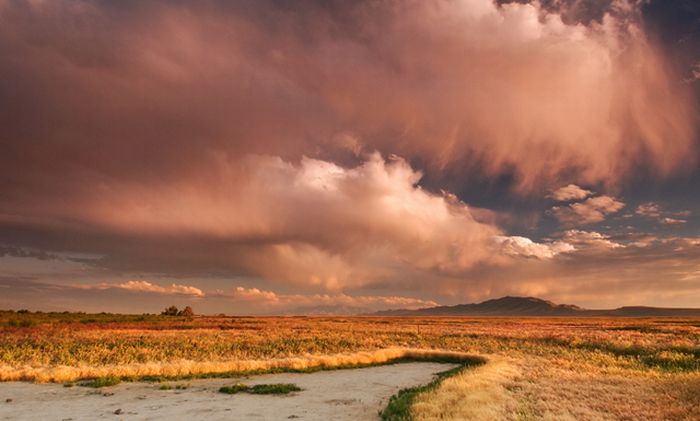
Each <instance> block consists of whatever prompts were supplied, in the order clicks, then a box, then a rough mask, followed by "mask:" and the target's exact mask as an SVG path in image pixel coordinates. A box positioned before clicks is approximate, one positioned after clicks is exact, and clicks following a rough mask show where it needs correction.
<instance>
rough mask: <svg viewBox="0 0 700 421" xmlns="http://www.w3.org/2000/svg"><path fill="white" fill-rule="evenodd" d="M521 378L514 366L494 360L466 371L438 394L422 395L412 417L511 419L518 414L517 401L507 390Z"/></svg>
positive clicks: (446, 384)
mask: <svg viewBox="0 0 700 421" xmlns="http://www.w3.org/2000/svg"><path fill="white" fill-rule="evenodd" d="M519 375H520V372H519V370H518V368H517V367H516V366H515V365H514V364H513V363H511V362H509V361H508V360H506V359H505V358H501V357H495V358H492V359H490V361H489V362H488V364H485V365H482V366H479V367H476V368H471V369H466V370H463V371H462V372H461V373H460V374H458V375H456V376H453V377H450V378H448V379H446V380H444V381H443V382H442V383H441V384H440V386H439V387H438V388H436V389H435V390H432V391H430V392H427V393H424V394H422V395H419V396H418V398H417V399H416V400H415V401H414V403H413V407H412V410H411V415H412V417H413V419H415V420H439V419H441V420H445V419H448V420H483V421H500V420H505V419H508V418H509V415H510V414H512V413H514V412H515V408H516V407H517V401H516V399H515V398H514V397H513V396H512V395H511V394H510V393H509V392H508V390H507V389H506V386H507V384H508V383H510V382H511V381H512V380H513V379H514V378H516V377H517V376H519Z"/></svg>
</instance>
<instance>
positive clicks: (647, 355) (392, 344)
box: [0, 312, 700, 421]
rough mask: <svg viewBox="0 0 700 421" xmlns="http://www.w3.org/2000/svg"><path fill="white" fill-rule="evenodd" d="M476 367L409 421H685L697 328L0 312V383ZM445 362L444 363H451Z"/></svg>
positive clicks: (693, 404) (698, 403) (699, 360)
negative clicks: (470, 363) (475, 358)
mask: <svg viewBox="0 0 700 421" xmlns="http://www.w3.org/2000/svg"><path fill="white" fill-rule="evenodd" d="M436 350H445V351H446V352H455V353H458V354H455V355H465V356H472V355H483V356H486V357H487V358H488V359H489V362H488V363H487V364H486V365H483V366H478V367H476V368H470V369H467V370H465V371H464V372H462V373H460V374H458V375H457V376H455V377H453V378H449V379H445V380H444V382H443V383H441V385H440V386H438V387H437V389H433V390H432V391H430V392H429V393H428V394H427V395H425V396H423V397H420V396H419V397H418V399H416V401H415V406H414V407H413V411H414V416H415V418H417V419H465V420H468V419H503V420H523V421H524V420H548V419H549V420H566V419H576V420H591V421H593V420H601V419H610V420H640V419H644V420H679V421H680V420H698V419H700V320H699V319H690V318H689V319H682V318H638V319H635V318H474V317H463V318H460V317H427V318H420V317H406V318H393V317H308V318H303V317H258V318H247V317H194V318H191V319H185V318H163V317H159V316H148V315H146V316H121V315H108V314H107V315H80V314H49V313H42V314H36V313H31V314H26V313H23V314H20V313H10V312H0V380H5V381H7V380H30V381H38V382H46V381H55V382H63V381H73V380H76V379H82V378H94V377H106V376H119V377H126V378H135V377H141V376H161V377H177V376H187V375H194V376H197V375H205V374H216V373H227V372H241V371H266V370H307V369H314V368H333V367H341V366H354V365H371V364H381V363H386V362H391V361H395V360H397V359H401V358H414V359H420V358H425V359H442V358H445V357H447V358H448V359H449V356H450V355H451V354H443V353H442V351H436ZM452 356H453V357H454V355H452Z"/></svg>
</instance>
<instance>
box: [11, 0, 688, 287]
mask: <svg viewBox="0 0 700 421" xmlns="http://www.w3.org/2000/svg"><path fill="white" fill-rule="evenodd" d="M500 3H502V4H501V5H500V6H498V5H496V4H494V3H492V2H491V1H489V0H468V1H463V2H448V1H439V0H436V1H430V2H428V1H426V2H418V1H416V2H393V1H389V2H375V1H365V2H352V3H348V2H339V1H331V2H324V1H302V2H295V3H288V2H277V1H264V0H263V1H241V2H224V1H214V0H210V1H201V2H187V1H175V2H160V1H155V2H142V1H120V2H114V1H67V0H57V1H49V2H30V1H8V0H0V76H1V77H0V110H2V112H0V146H2V153H0V244H4V246H3V248H2V249H0V255H1V256H4V257H2V258H4V259H20V260H22V259H24V260H22V261H26V262H33V261H36V260H41V259H54V258H55V259H57V260H62V259H63V260H67V261H69V262H73V263H77V264H78V263H79V264H84V265H85V266H86V267H89V268H91V269H90V270H95V271H98V273H100V274H102V275H104V274H112V275H119V276H121V275H128V274H140V273H146V274H156V275H159V276H170V277H180V278H182V277H186V276H192V277H199V276H202V277H214V276H238V275H246V276H252V277H257V278H259V279H260V280H261V281H260V282H263V281H264V282H271V283H276V284H277V285H286V284H288V283H292V284H294V285H297V286H298V287H300V288H310V289H313V288H316V289H334V290H342V289H344V288H373V287H376V288H393V289H394V291H397V290H400V289H401V288H406V289H407V290H420V289H422V288H423V287H422V285H423V284H427V283H436V285H440V286H441V291H442V292H443V293H445V294H448V295H449V293H450V291H452V290H457V291H461V293H462V294H464V293H465V292H466V291H467V290H468V287H467V286H468V285H477V284H479V285H480V281H478V279H477V277H478V276H477V275H479V274H480V273H482V272H483V273H489V274H490V273H503V274H504V275H503V277H504V280H503V281H502V284H500V286H498V285H495V284H494V285H488V286H483V288H482V289H481V290H480V291H482V292H483V291H488V292H489V293H495V292H496V291H518V290H519V288H520V289H522V288H521V287H520V286H518V283H517V282H516V280H515V279H514V277H513V279H511V278H509V275H506V274H507V273H510V272H509V271H510V270H512V269H508V268H513V267H520V266H521V263H520V260H519V259H520V258H523V257H529V258H530V259H528V260H530V261H533V260H534V263H532V262H531V263H532V267H537V268H553V267H557V266H556V265H557V264H558V263H557V262H559V260H560V259H564V258H565V257H566V255H571V256H574V255H580V254H582V252H581V251H580V250H578V251H576V252H574V253H569V252H568V251H567V250H568V248H567V247H566V245H572V244H573V245H574V247H576V246H577V244H578V246H581V245H582V244H593V243H595V244H597V245H598V246H600V245H602V244H605V241H612V240H609V239H608V237H607V235H608V234H601V235H603V237H600V238H594V237H586V236H585V235H583V234H580V233H579V234H576V235H574V234H570V236H569V238H568V239H566V238H564V239H562V241H563V242H565V243H566V245H562V244H558V243H556V242H551V241H548V240H546V239H543V237H546V236H547V235H548V229H551V230H557V229H558V227H557V226H552V225H551V224H554V223H555V222H554V221H550V220H548V219H547V218H544V219H542V215H543V210H544V209H545V206H549V207H551V206H552V204H551V203H549V204H546V203H544V202H543V201H544V197H545V195H546V194H547V192H550V193H552V192H554V191H558V190H557V189H559V188H560V187H561V186H566V185H569V186H568V187H569V190H568V191H561V195H560V196H558V197H567V198H576V199H580V200H581V201H580V203H573V204H562V205H559V206H557V207H556V208H555V210H554V211H553V212H554V215H555V216H557V218H558V219H559V220H560V221H562V222H564V223H565V224H567V225H576V224H592V226H593V227H594V228H595V229H601V228H602V225H603V224H619V222H618V221H617V220H615V219H614V218H617V217H618V216H617V215H616V212H617V211H619V210H620V208H621V205H622V202H623V201H624V202H625V203H627V202H628V201H629V200H628V199H627V198H624V197H622V194H623V193H624V192H625V191H627V190H626V189H628V186H629V185H634V184H635V183H636V182H637V180H639V178H638V175H639V174H640V173H644V174H645V176H646V177H649V178H650V179H653V180H661V179H668V177H683V176H687V173H688V172H691V173H692V171H695V169H696V168H697V166H696V163H697V159H696V158H697V152H698V148H697V141H698V139H697V131H696V129H697V123H698V121H697V115H698V114H697V107H696V103H695V98H694V97H693V96H692V90H691V89H688V86H690V85H689V83H690V82H687V77H688V73H687V68H686V67H684V66H686V65H687V64H688V63H685V64H684V63H681V62H680V61H679V60H680V58H681V57H683V54H681V53H679V52H680V51H691V50H692V49H694V48H695V47H696V44H697V42H696V41H695V38H693V37H694V35H692V30H693V25H692V23H690V21H688V20H687V19H685V18H682V19H681V18H677V19H680V20H679V21H682V23H683V25H681V26H682V27H683V28H680V29H678V30H677V31H676V30H672V29H670V26H671V22H673V21H674V19H676V18H674V16H676V12H672V11H669V10H668V9H666V8H665V7H676V8H677V9H678V10H690V11H691V12H693V13H694V12H695V11H697V10H696V9H697V8H696V7H694V6H693V5H692V4H691V3H687V2H682V1H676V2H672V3H673V6H661V5H659V3H658V2H650V3H649V2H643V3H638V2H634V1H602V0H601V1H594V2H582V1H575V0H571V1H554V0H552V1H542V2H540V3H539V4H537V3H532V4H530V3H527V2H500ZM673 43H678V45H679V46H677V47H673V48H671V45H672V44H673ZM673 45H675V44H673ZM375 151H378V153H379V154H377V153H375ZM393 154H396V156H394V155H393ZM381 157H385V158H381ZM693 174H694V173H693ZM691 177H692V175H691ZM691 184H692V183H691ZM579 185H582V186H587V187H588V188H591V189H592V190H596V191H597V192H599V193H598V194H597V196H595V197H589V198H586V197H585V196H586V194H587V193H586V192H588V190H585V189H581V188H578V186H579ZM571 186H573V187H571ZM574 187H577V188H578V189H575V188H574ZM441 189H447V190H452V191H454V192H456V193H458V195H457V196H455V195H454V194H451V193H447V192H440V190H441ZM552 194H554V193H552ZM486 196H488V197H486ZM553 197H554V196H553ZM618 197H619V199H616V198H618ZM460 198H461V199H465V198H466V199H469V200H466V201H467V202H468V203H469V204H471V203H472V200H471V199H472V198H474V203H476V205H477V206H480V207H484V208H476V207H471V206H469V204H465V203H462V201H461V200H460ZM632 199H633V200H632V201H631V203H636V201H635V200H634V198H632ZM645 200H647V201H648V200H656V199H654V198H650V199H645ZM485 207H489V208H491V207H493V208H495V210H492V209H485ZM688 208H690V206H689V207H688ZM663 218H666V219H665V221H666V224H665V226H664V227H662V228H665V229H668V230H670V229H679V227H680V226H681V225H683V226H684V227H686V228H687V227H693V226H695V225H694V222H693V220H692V218H688V217H686V216H680V215H673V214H668V215H666V214H664V215H663ZM549 219H552V218H549ZM681 220H683V221H687V223H686V224H678V223H675V224H674V222H678V221H681ZM661 221H662V222H663V221H664V220H661ZM547 224H550V226H548V225H547ZM657 225H663V224H657ZM666 225H667V226H666ZM512 227H515V228H514V229H515V230H519V231H522V232H509V230H510V229H511V228H512ZM674 227H675V228H674ZM538 228H539V229H538ZM617 228H619V227H611V228H610V229H611V230H612V229H617ZM687 229H690V228H687ZM514 234H518V235H514ZM688 236H690V235H689V234H688ZM567 241H569V242H567ZM499 247H500V248H499ZM504 247H505V249H504ZM67 251H69V252H72V253H73V255H70V256H68V257H66V254H65V253H64V252H67ZM569 251H570V250H569ZM76 252H77V253H83V254H87V255H89V257H85V256H82V255H75V253H76ZM616 253H617V251H616ZM584 254H585V253H584ZM13 261H15V260H13ZM27 264H28V265H30V264H31V263H27ZM485 268H486V269H485ZM499 270H503V272H498V271H499ZM537 270H545V269H537ZM490 271H495V272H490ZM0 274H2V273H0ZM484 276H486V275H484ZM489 276H495V275H489ZM465 279H466V280H469V281H468V282H466V281H465ZM485 279H486V278H485ZM494 279H495V278H494ZM98 282H103V280H100V279H97V278H96V279H94V283H98ZM461 282H464V285H467V286H464V285H462V284H461ZM494 282H495V281H494ZM532 282H533V283H532V285H535V284H536V283H535V282H534V281H532ZM178 284H179V283H178ZM525 284H526V283H525ZM525 284H522V285H525ZM528 285H530V284H528ZM475 288H476V287H475ZM523 288H525V287H523ZM548 288H549V289H547V291H548V292H550V293H552V294H555V293H556V292H555V291H556V289H555V288H554V287H553V286H552V287H548ZM526 289H527V288H525V289H522V291H525V290H526ZM533 291H534V292H537V291H536V289H535V290H533ZM118 292H120V293H121V292H123V291H118ZM473 293H474V294H478V293H481V292H478V293H477V292H473Z"/></svg>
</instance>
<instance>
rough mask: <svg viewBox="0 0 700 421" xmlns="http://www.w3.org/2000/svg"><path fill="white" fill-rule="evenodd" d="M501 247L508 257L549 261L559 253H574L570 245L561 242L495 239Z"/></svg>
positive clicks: (515, 238)
mask: <svg viewBox="0 0 700 421" xmlns="http://www.w3.org/2000/svg"><path fill="white" fill-rule="evenodd" d="M495 240H496V242H497V243H498V244H499V246H500V247H501V251H502V252H503V253H505V254H507V255H509V256H519V257H534V258H538V259H551V258H553V257H555V256H556V255H558V254H560V253H567V252H571V251H574V250H575V248H574V246H572V245H571V244H568V243H566V242H562V241H556V242H552V243H536V242H534V241H532V240H531V239H529V238H525V237H518V236H512V237H503V236H499V237H495Z"/></svg>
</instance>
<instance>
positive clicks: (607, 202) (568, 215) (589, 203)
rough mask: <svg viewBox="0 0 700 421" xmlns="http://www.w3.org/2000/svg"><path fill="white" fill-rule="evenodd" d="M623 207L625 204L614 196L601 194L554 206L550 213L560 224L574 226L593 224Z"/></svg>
mask: <svg viewBox="0 0 700 421" xmlns="http://www.w3.org/2000/svg"><path fill="white" fill-rule="evenodd" d="M623 207H625V204H624V203H623V202H621V201H619V200H617V199H615V198H614V197H611V196H608V195H602V196H597V197H590V198H588V199H586V200H584V201H582V202H577V203H572V204H570V205H568V206H554V207H552V209H551V213H552V214H553V215H554V216H555V217H556V218H557V219H558V220H559V222H560V223H561V224H562V225H565V226H576V225H587V224H593V223H596V222H600V221H603V220H605V217H606V216H607V215H609V214H611V213H615V212H617V211H619V210H620V209H622V208H623Z"/></svg>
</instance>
